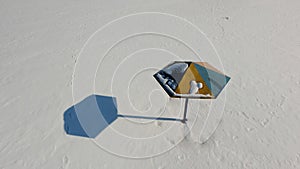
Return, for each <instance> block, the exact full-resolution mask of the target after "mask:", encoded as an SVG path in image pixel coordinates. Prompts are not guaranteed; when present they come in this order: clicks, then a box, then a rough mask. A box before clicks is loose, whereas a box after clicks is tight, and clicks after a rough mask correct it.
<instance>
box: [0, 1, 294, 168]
mask: <svg viewBox="0 0 300 169" xmlns="http://www.w3.org/2000/svg"><path fill="white" fill-rule="evenodd" d="M299 6H300V1H297V0H290V1H283V0H275V1H274V0H262V1H261V0H260V1H259V0H256V1H238V0H235V1H233V0H228V1H221V0H216V1H209V0H207V1H196V0H191V1H180V0H177V1H165V0H159V1H151V2H150V1H149V2H140V1H127V2H125V1H120V2H117V1H105V2H104V1H102V2H100V1H79V0H77V1H58V0H51V1H38V0H35V1H33V0H28V1H26V2H25V1H16V0H2V1H0V21H1V22H0V37H1V38H0V59H1V61H0V95H1V98H0V112H1V118H0V168H1V169H12V168H16V169H19V168H24V169H25V168H28V169H35V168H36V169H40V168H49V169H53V168H61V169H64V168H69V169H83V168H89V169H94V168H108V169H112V168H130V169H132V168H149V169H150V168H151V169H152V168H156V169H163V168H165V169H167V168H168V169H169V168H170V169H173V168H238V169H241V168H248V169H252V168H257V169H262V168H272V169H275V168H282V169H292V168H300V132H299V131H300V105H299V99H300V97H299V95H300V68H299V65H300V56H299V54H300V40H299V37H300V31H299V23H300V13H299ZM146 11H147V12H149V11H150V12H153V11H155V12H163V13H169V14H173V15H177V16H180V17H184V18H186V19H188V20H189V21H191V22H192V23H194V24H195V25H197V26H198V27H199V28H200V29H201V30H202V31H203V32H205V33H206V35H207V36H208V38H209V39H210V40H211V41H212V42H213V44H214V45H215V47H216V49H217V50H218V52H219V55H220V58H221V62H222V64H223V66H224V71H225V73H226V74H228V75H229V76H230V77H231V78H232V79H231V81H230V82H229V84H228V86H227V87H226V103H225V109H224V115H223V120H222V122H221V124H220V126H219V127H218V129H217V130H216V132H215V133H214V135H213V136H212V137H211V139H210V140H209V141H207V142H206V143H205V144H199V143H197V141H195V139H194V138H193V134H194V135H195V134H197V133H193V132H192V133H191V135H189V136H188V137H187V138H186V139H184V140H183V141H181V142H180V143H179V144H177V145H176V146H175V147H174V148H173V149H172V150H170V151H167V152H165V153H163V154H160V155H158V156H153V157H150V158H143V159H132V158H124V157H120V156H116V155H114V154H112V153H108V152H107V151H105V150H103V149H101V148H99V147H98V146H97V145H96V144H95V142H93V141H91V140H89V139H86V138H81V137H74V136H69V135H66V134H65V132H64V130H63V113H64V111H65V110H66V109H67V108H69V107H70V106H72V105H73V98H72V75H73V70H74V66H75V63H77V64H78V56H79V52H80V49H81V48H82V47H83V45H84V43H85V42H86V41H87V39H88V38H89V37H90V36H91V35H92V34H93V33H94V32H95V31H96V30H97V29H98V28H100V27H101V26H103V25H105V24H106V23H108V22H110V21H112V20H113V19H116V18H119V17H122V16H124V15H128V14H131V13H137V12H146ZM158 24H159V23H158ZM174 24H176V23H174ZM169 26H170V27H172V26H173V25H169ZM174 26H176V25H174ZM120 29H122V28H120ZM109 36H110V35H108V37H109ZM143 38H144V39H143ZM143 38H142V39H134V38H133V39H131V41H132V42H127V43H125V44H123V45H125V46H123V47H124V48H122V46H121V48H120V49H118V50H115V52H117V53H115V54H111V55H112V56H111V57H108V58H113V56H114V57H123V55H124V53H123V52H126V51H127V52H128V51H129V50H130V49H132V48H130V47H128V48H127V46H126V45H130V44H131V45H132V44H134V43H135V44H140V43H138V42H143V41H144V40H145V39H147V40H150V41H149V42H151V43H153V44H156V45H158V47H161V48H163V47H166V46H168V44H172V43H174V42H170V43H169V42H166V41H167V40H166V39H162V37H159V38H153V37H149V36H148V38H147V36H145V37H143ZM105 40H106V41H109V39H105ZM134 40H136V41H134ZM103 43H105V42H103ZM133 46H134V45H133ZM171 46H172V45H171ZM140 47H142V46H140ZM156 47H157V46H156ZM173 47H174V46H173ZM99 48H101V44H99ZM174 48H175V50H176V46H175V47H174ZM126 49H128V50H126ZM196 50H201V46H199V48H198V49H196ZM180 51H181V52H182V53H181V54H180ZM180 51H179V50H178V51H177V52H179V53H177V54H178V55H180V56H181V57H182V59H185V57H186V56H187V55H188V54H189V53H188V52H187V53H184V50H180ZM173 52H174V51H173ZM175 53H176V52H175ZM153 55H155V56H159V55H161V56H163V54H162V53H159V51H151V50H149V51H145V52H141V53H139V54H138V56H139V58H140V60H139V62H138V63H136V64H135V66H137V65H139V64H140V63H142V62H143V59H142V60H141V57H142V58H143V57H144V58H149V57H152V56H153ZM146 60H147V59H146ZM170 60H171V59H170ZM173 60H174V59H173ZM164 62H168V59H167V58H165V60H164ZM109 63H113V61H111V62H109ZM151 63H152V62H151ZM132 64H134V62H133V63H131V64H130V63H129V65H132ZM125 65H126V64H125ZM162 65H164V63H163V64H161V65H159V66H162ZM144 66H146V65H144ZM101 68H103V69H104V68H105V66H104V67H101ZM129 68H130V66H129ZM134 68H137V67H134V66H132V69H129V70H128V66H127V69H126V67H124V69H123V70H122V67H120V71H121V70H122V71H121V72H123V73H124V72H125V74H126V70H127V71H129V72H130V71H131V72H132V73H134V72H135V69H134ZM87 69H88V67H87ZM108 69H109V68H108ZM149 71H150V72H148V74H149V75H151V74H152V73H153V72H155V71H154V70H149ZM145 72H146V74H147V71H145ZM146 74H145V75H146ZM97 76H98V75H97ZM99 78H104V79H105V78H107V79H110V74H109V73H108V74H107V76H105V73H104V74H100V75H99ZM120 78H121V77H120ZM136 79H140V81H149V84H148V83H147V84H145V85H144V86H143V87H142V88H137V89H136V90H138V91H139V92H138V93H135V92H133V93H135V94H133V95H132V96H133V97H131V98H130V99H131V101H132V103H133V104H134V106H135V107H136V108H137V109H142V110H146V109H147V103H148V100H147V99H146V100H145V99H140V98H142V96H139V95H142V94H143V92H146V91H144V90H151V88H152V87H157V89H160V90H162V89H161V88H160V87H159V85H158V84H157V82H155V80H154V79H153V78H152V77H151V76H137V78H136ZM98 80H99V81H98ZM97 81H98V82H96V83H97V85H98V87H99V88H101V85H103V84H104V82H102V83H101V80H100V79H97ZM137 82H139V81H137ZM98 83H99V84H98ZM132 83H133V84H132V86H134V85H135V84H134V83H135V81H132ZM114 85H116V86H113V87H115V88H116V90H118V89H119V88H121V87H122V85H123V83H118V82H117V83H114ZM151 85H153V86H151ZM136 86H137V87H138V86H139V84H138V83H137V84H136ZM130 90H131V89H129V92H130ZM158 91H159V90H158ZM99 92H101V91H99ZM104 92H105V91H104ZM86 94H87V93H86ZM98 94H101V93H98ZM103 94H105V93H103ZM148 94H149V93H148ZM159 94H160V95H159V97H157V98H163V99H164V98H165V100H164V101H165V102H167V103H168V105H167V106H168V108H169V109H171V110H172V109H173V110H176V109H177V107H176V106H178V104H177V103H178V101H176V100H175V101H174V100H171V99H168V96H167V95H166V94H165V93H163V92H160V93H159ZM87 95H88V94H87ZM87 95H86V96H87ZM122 97H123V95H120V98H118V104H119V106H120V109H122V106H124V105H122V104H124V102H122V101H123V100H124V99H123V100H122ZM198 103H199V104H200V105H202V106H203V107H205V105H206V103H203V102H201V101H200V102H196V101H192V102H191V103H190V104H191V105H190V109H191V110H193V109H194V108H195V106H197V105H198ZM152 104H154V108H155V107H158V106H157V105H155V104H158V105H159V104H161V102H160V101H158V102H157V101H156V102H155V100H154V101H153V102H152ZM145 105H146V106H145ZM160 106H161V105H160ZM206 108H207V106H206ZM124 110H125V109H124ZM200 110H202V111H203V112H204V108H203V109H200ZM124 113H126V111H124ZM148 113H149V112H148ZM152 113H153V112H152ZM128 114H130V113H128ZM150 114H151V112H150ZM143 115H149V114H147V113H146V114H143ZM151 115H152V116H154V115H156V114H155V113H154V114H151ZM200 117H201V116H200ZM200 120H201V118H200ZM135 122H137V121H135ZM130 124H134V125H140V126H143V127H146V129H147V130H144V131H143V130H140V128H139V127H134V126H131V125H130ZM168 124H171V123H170V122H166V123H164V122H162V123H158V122H152V123H149V125H150V127H149V126H148V127H147V126H146V125H142V124H140V123H132V122H130V121H126V119H118V120H117V121H116V122H115V123H113V126H114V127H115V129H117V130H120V131H122V132H127V133H125V134H127V135H130V134H131V135H132V137H138V136H149V135H151V134H157V133H156V132H160V130H161V129H164V127H166V126H168ZM147 125H148V123H147ZM178 126H179V129H178V131H177V133H179V134H175V135H176V136H180V132H182V130H181V129H182V128H183V125H181V124H178ZM198 127H199V126H198ZM175 130H176V129H175ZM175 132H176V131H175ZM181 134H182V133H181ZM168 137H169V136H168ZM168 137H167V136H166V138H165V139H161V140H160V141H161V142H157V143H156V144H155V145H151V146H154V147H153V149H155V150H159V149H164V148H165V146H168V145H170V143H174V141H172V140H168ZM101 138H102V140H108V141H109V140H110V138H109V129H108V130H106V131H104V132H103V133H101V134H100V136H99V138H97V139H101ZM111 142H112V145H113V144H116V141H114V140H113V138H111ZM106 143H107V142H106ZM127 144H128V145H127ZM124 146H125V149H124V150H122V151H123V152H126V151H129V153H131V152H130V150H128V149H126V146H128V147H130V146H134V145H130V142H129V143H124V145H120V147H122V148H124ZM147 148H148V149H149V147H147V145H146V147H145V149H147ZM150 149H151V147H150ZM143 152H144V150H143V148H138V149H135V150H132V153H143Z"/></svg>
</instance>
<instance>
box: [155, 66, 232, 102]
mask: <svg viewBox="0 0 300 169" xmlns="http://www.w3.org/2000/svg"><path fill="white" fill-rule="evenodd" d="M153 76H154V77H155V79H156V80H157V81H158V82H159V84H160V85H161V86H162V87H163V88H164V90H165V91H166V92H167V93H168V95H169V96H170V97H177V98H201V99H215V98H217V96H218V95H219V94H220V92H221V91H222V90H223V88H224V87H225V85H226V84H227V83H228V81H229V80H230V77H228V76H226V75H225V74H224V73H222V72H221V71H219V70H218V69H216V68H214V67H213V66H211V65H210V64H208V63H207V62H190V61H175V62H173V63H171V64H169V65H167V66H166V67H164V68H163V69H162V70H160V71H159V72H157V73H156V74H154V75H153Z"/></svg>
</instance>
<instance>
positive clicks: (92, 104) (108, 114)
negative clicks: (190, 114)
mask: <svg viewBox="0 0 300 169" xmlns="http://www.w3.org/2000/svg"><path fill="white" fill-rule="evenodd" d="M63 116H64V130H65V132H66V133H67V134H68V135H73V136H80V137H87V138H95V137H97V136H98V135H99V134H100V133H101V132H102V131H103V130H104V129H105V128H106V127H108V126H109V125H110V124H111V123H113V122H114V121H115V120H116V119H117V118H118V117H120V118H138V119H150V120H164V121H182V119H177V118H167V117H149V116H135V115H122V114H119V115H118V108H117V100H116V98H115V97H111V96H103V95H90V96H88V97H87V98H85V99H83V100H82V101H81V102H79V103H77V104H75V105H73V106H72V107H70V108H68V109H67V110H66V111H65V112H64V115H63Z"/></svg>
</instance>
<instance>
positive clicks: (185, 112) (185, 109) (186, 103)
mask: <svg viewBox="0 0 300 169" xmlns="http://www.w3.org/2000/svg"><path fill="white" fill-rule="evenodd" d="M188 104H189V99H188V98H186V99H185V103H184V112H183V119H182V123H186V121H187V119H186V114H187V107H188Z"/></svg>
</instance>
